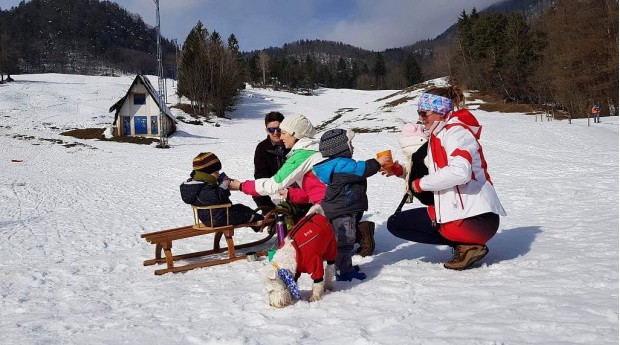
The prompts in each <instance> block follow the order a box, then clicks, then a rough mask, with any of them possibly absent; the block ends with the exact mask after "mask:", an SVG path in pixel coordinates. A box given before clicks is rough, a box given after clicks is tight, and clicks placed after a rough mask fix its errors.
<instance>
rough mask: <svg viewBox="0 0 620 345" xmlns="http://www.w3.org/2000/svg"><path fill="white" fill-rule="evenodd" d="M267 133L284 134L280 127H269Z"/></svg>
mask: <svg viewBox="0 0 620 345" xmlns="http://www.w3.org/2000/svg"><path fill="white" fill-rule="evenodd" d="M267 132H269V133H271V134H273V133H275V132H282V128H280V127H267Z"/></svg>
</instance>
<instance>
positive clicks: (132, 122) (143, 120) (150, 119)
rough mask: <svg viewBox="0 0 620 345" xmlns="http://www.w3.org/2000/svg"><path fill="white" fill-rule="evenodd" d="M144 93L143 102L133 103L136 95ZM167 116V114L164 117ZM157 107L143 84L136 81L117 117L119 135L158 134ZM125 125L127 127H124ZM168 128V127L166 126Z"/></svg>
mask: <svg viewBox="0 0 620 345" xmlns="http://www.w3.org/2000/svg"><path fill="white" fill-rule="evenodd" d="M140 94H141V95H144V97H145V98H146V99H145V102H144V104H135V103H136V97H137V96H136V95H140ZM165 118H166V119H167V118H168V117H167V116H166V117H165ZM159 125H160V124H159V108H158V107H157V103H156V102H155V100H154V99H153V98H152V97H151V95H150V94H149V93H148V91H147V90H146V88H145V87H144V85H142V84H140V83H136V85H134V87H133V88H132V89H131V91H130V92H129V95H128V96H127V98H126V99H125V102H124V103H123V105H122V106H121V109H120V110H119V113H118V119H117V127H116V129H117V133H118V134H119V135H120V136H125V135H140V136H159ZM126 126H128V128H127V129H126ZM168 128H169V127H168Z"/></svg>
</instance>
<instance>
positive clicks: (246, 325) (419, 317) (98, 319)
mask: <svg viewBox="0 0 620 345" xmlns="http://www.w3.org/2000/svg"><path fill="white" fill-rule="evenodd" d="M14 78H15V80H16V81H15V82H14V83H10V84H3V85H0V249H1V253H2V256H1V258H0V295H1V299H0V310H1V311H2V312H1V314H2V317H1V318H0V343H2V344H121V343H126V344H270V345H274V344H617V343H618V244H619V239H618V233H619V227H618V224H619V223H618V220H619V211H618V210H619V204H618V191H619V189H618V118H617V117H613V118H609V117H604V118H602V123H601V124H596V125H595V124H592V126H591V127H588V126H587V121H586V120H575V121H573V124H568V123H567V122H566V121H552V122H547V121H544V122H540V121H539V122H536V121H534V117H533V116H531V115H530V116H527V115H524V114H505V113H488V112H484V111H478V110H475V111H474V114H475V115H476V116H477V117H478V119H479V121H480V122H481V123H482V125H483V128H484V129H483V131H482V140H481V143H482V145H483V147H484V149H485V156H486V159H487V161H488V163H489V172H490V174H491V176H492V178H493V181H494V183H495V186H496V188H497V190H498V194H499V196H500V198H501V200H502V202H503V204H504V207H505V208H506V210H507V212H508V217H504V218H502V220H501V225H500V231H499V233H498V234H497V235H496V236H495V237H494V238H493V239H492V240H491V241H490V242H489V248H490V253H489V255H488V256H487V257H486V258H484V260H483V261H482V265H481V267H479V268H475V269H471V270H468V271H463V272H455V271H450V270H446V269H444V268H443V266H442V263H443V262H444V261H446V260H448V259H449V258H450V257H451V252H450V249H449V248H448V247H441V246H439V247H436V246H430V245H423V244H416V243H410V242H405V241H402V240H400V239H397V238H395V237H393V236H392V235H391V234H389V232H388V231H387V229H386V227H385V224H386V221H387V218H388V217H389V215H390V214H391V213H392V212H393V211H394V209H395V208H396V206H397V205H398V202H399V201H400V198H401V196H402V188H403V186H402V180H399V179H398V178H395V177H392V178H386V177H384V176H380V175H379V176H373V177H371V178H370V179H369V198H370V209H369V211H368V212H367V213H366V216H365V218H367V219H369V220H371V221H374V222H376V224H377V233H376V240H377V248H376V253H375V254H374V255H373V256H370V257H366V258H361V257H359V256H355V257H354V263H355V264H359V265H360V266H361V267H362V270H363V271H364V272H366V273H367V274H368V279H366V280H365V281H362V282H359V281H355V282H351V283H348V282H336V288H337V291H335V292H328V293H326V294H325V295H324V298H323V299H322V300H321V301H319V302H317V303H307V302H304V301H301V302H298V303H296V304H295V305H293V306H290V307H287V308H284V309H275V308H271V307H269V306H268V302H267V298H266V294H265V291H264V288H263V286H262V283H261V273H262V269H263V267H264V266H265V265H266V264H267V261H266V260H264V259H263V260H259V261H255V262H247V261H238V262H235V263H232V264H229V265H220V266H215V267H210V268H202V269H196V270H192V271H188V272H186V273H180V274H166V275H163V276H155V275H154V274H153V270H154V266H146V267H145V266H143V265H142V261H143V260H145V259H149V258H151V257H152V256H153V252H154V246H152V245H150V244H148V243H146V242H145V241H144V240H143V239H141V238H140V234H141V233H144V232H150V231H155V230H160V229H166V228H172V227H178V226H183V225H188V224H191V221H192V216H191V211H190V208H189V207H188V206H187V205H185V204H183V202H182V201H181V199H180V196H179V190H178V186H179V184H180V183H181V182H182V181H184V180H185V179H186V178H187V177H188V174H189V172H190V170H191V162H192V158H193V157H194V156H195V155H196V154H198V153H199V152H205V151H213V152H215V153H216V154H217V155H218V156H219V157H220V158H221V160H222V163H223V166H224V168H223V170H224V171H225V172H226V173H227V174H228V175H229V176H231V177H236V178H239V179H246V178H251V177H252V173H253V163H252V161H253V160H252V157H253V152H254V147H255V146H256V144H257V143H258V142H259V141H260V140H262V139H263V138H264V136H265V134H264V131H263V127H264V123H263V116H264V114H265V113H266V112H268V111H271V110H277V111H281V112H282V113H283V114H284V115H285V116H286V115H291V114H294V113H303V114H305V115H307V116H308V117H309V118H310V119H311V121H313V123H314V124H315V125H317V126H318V125H320V124H322V123H325V122H326V121H331V120H333V119H334V117H337V116H338V115H340V114H342V116H341V117H339V118H338V119H336V120H335V121H334V122H332V123H330V124H329V125H328V126H327V128H335V127H343V128H362V129H381V128H393V129H392V130H382V131H380V132H369V133H362V134H359V135H358V136H356V138H355V140H354V145H355V148H356V152H355V158H357V159H367V158H370V157H372V156H374V154H375V153H376V152H378V151H381V150H383V149H387V148H390V149H392V150H393V152H395V153H397V154H396V158H397V159H400V160H402V159H403V157H402V155H401V154H400V152H399V149H398V142H397V140H398V138H399V136H400V133H399V131H400V128H401V127H402V125H403V124H404V123H406V122H410V121H415V120H416V118H417V116H414V114H415V110H416V109H415V106H414V101H409V102H405V103H402V104H399V105H397V106H394V107H391V106H386V105H387V103H388V102H390V101H394V100H396V99H399V98H401V97H404V96H410V97H412V96H415V95H416V94H417V93H418V92H417V91H414V92H412V93H409V94H404V93H396V94H394V93H395V92H396V91H372V92H371V91H355V90H333V89H321V90H319V91H318V92H317V96H313V97H309V96H301V95H294V94H290V93H284V92H276V91H272V90H259V89H248V90H245V91H244V92H243V97H242V98H241V101H240V103H239V105H238V107H237V110H236V111H234V112H233V113H231V114H229V116H230V118H231V119H230V120H226V119H224V120H218V121H217V122H218V123H219V125H220V126H219V127H217V126H215V125H214V124H212V123H211V124H206V125H204V126H197V125H188V124H185V123H182V122H180V123H179V128H178V129H179V130H178V132H177V133H176V135H174V136H173V137H171V138H170V146H171V148H170V149H167V150H164V149H156V148H155V147H154V145H152V146H146V145H136V144H129V143H119V142H110V141H99V140H80V139H75V138H72V137H67V136H61V135H60V134H59V133H60V132H63V131H66V130H70V129H74V128H91V127H100V128H101V127H104V126H105V125H106V124H110V123H111V122H112V120H113V113H108V108H109V107H110V106H111V105H112V104H114V102H116V101H117V100H118V99H120V98H121V97H122V96H123V95H124V93H125V92H126V91H127V88H128V87H129V85H130V84H131V81H132V79H133V76H126V77H116V78H115V77H88V76H76V75H60V74H46V75H17V76H14ZM154 85H156V84H154ZM169 101H171V102H173V103H174V102H176V96H172V95H171V96H170V97H169ZM476 103H479V102H473V103H472V104H471V108H472V109H475V108H476ZM173 111H175V113H176V114H177V115H179V114H180V113H179V111H178V110H173ZM73 143H76V144H77V145H67V146H64V145H63V144H73ZM13 160H18V161H19V162H14V161H13ZM232 200H233V201H234V202H243V203H246V204H248V205H250V206H253V203H252V200H251V198H250V197H248V196H245V195H243V194H240V193H238V192H235V193H233V196H232ZM413 206H419V205H418V204H414V205H413ZM255 236H256V235H255V234H254V233H253V232H251V231H248V232H245V231H238V234H237V235H236V237H235V238H236V239H237V240H238V241H243V240H244V239H245V240H250V239H253V238H255ZM205 243H206V244H207V245H209V244H210V241H209V239H208V238H207V237H206V236H202V238H200V237H199V238H193V239H188V240H185V241H179V242H178V243H177V244H175V247H174V249H175V250H176V252H177V253H181V252H183V251H190V250H191V251H196V250H202V249H203V248H205V247H204V246H205ZM272 245H273V242H270V243H269V245H268V246H267V247H270V246H272ZM310 284H311V281H310V279H309V277H307V276H302V278H301V279H300V288H301V290H302V297H306V298H307V296H308V295H309V293H310Z"/></svg>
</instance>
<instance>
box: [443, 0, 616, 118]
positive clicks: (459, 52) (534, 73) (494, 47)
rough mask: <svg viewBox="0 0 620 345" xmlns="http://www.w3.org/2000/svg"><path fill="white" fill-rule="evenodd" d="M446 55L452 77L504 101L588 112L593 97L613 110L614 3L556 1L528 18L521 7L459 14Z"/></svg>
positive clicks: (602, 0)
mask: <svg viewBox="0 0 620 345" xmlns="http://www.w3.org/2000/svg"><path fill="white" fill-rule="evenodd" d="M438 51H441V50H438ZM444 54H445V55H446V56H447V59H446V61H447V63H446V65H445V67H447V69H448V71H449V73H448V75H450V77H451V78H452V80H453V81H454V82H456V83H458V84H462V85H466V87H467V88H469V89H475V90H479V91H480V92H482V93H486V94H495V95H498V96H501V97H502V98H503V99H504V101H505V102H514V103H531V104H539V105H544V106H547V107H549V108H552V109H553V110H555V111H560V112H561V113H563V114H564V116H566V117H569V118H574V117H586V116H588V114H589V113H590V112H589V110H590V108H591V107H592V106H593V104H597V103H598V104H600V105H601V106H602V107H603V113H605V114H610V113H612V114H613V113H614V112H615V111H617V107H618V2H617V1H613V0H585V1H579V2H576V1H570V0H558V1H555V2H553V3H552V4H551V5H550V6H549V7H548V8H547V9H546V10H545V12H544V13H543V14H542V15H541V16H539V17H538V18H537V19H536V20H534V21H533V22H531V23H528V21H527V20H526V18H525V16H524V14H523V13H522V12H514V13H511V14H509V15H505V14H501V13H487V14H480V13H478V12H476V11H475V9H474V10H472V11H471V12H470V13H465V12H463V13H462V14H461V16H460V18H459V20H458V35H457V36H456V37H455V39H454V41H453V42H452V45H451V46H450V47H448V49H445V50H444ZM435 58H437V59H441V58H442V57H440V56H435Z"/></svg>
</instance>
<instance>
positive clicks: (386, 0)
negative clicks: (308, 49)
mask: <svg viewBox="0 0 620 345" xmlns="http://www.w3.org/2000/svg"><path fill="white" fill-rule="evenodd" d="M19 2H20V0H0V8H2V9H9V8H10V7H11V6H15V5H17V4H19ZM113 2H116V3H118V4H119V5H120V6H121V7H124V8H125V9H127V10H128V11H129V12H132V13H136V14H138V15H140V16H141V17H142V19H143V20H144V21H145V22H146V23H148V24H151V25H155V1H154V0H116V1H113ZM497 2H500V0H357V1H356V0H160V4H159V7H160V12H161V15H160V17H161V30H162V35H163V36H164V37H166V38H169V39H177V40H178V42H179V44H182V43H183V41H185V38H186V37H187V34H188V33H189V32H190V30H191V29H192V27H194V26H195V25H196V23H197V22H198V21H199V20H200V21H202V23H203V24H204V26H205V27H206V28H207V29H208V30H209V32H212V31H217V32H219V33H220V35H221V36H222V37H223V38H224V39H226V38H228V36H229V35H230V34H235V36H236V37H237V40H238V41H239V46H240V48H241V50H242V51H251V50H256V49H262V48H267V47H270V46H272V47H280V46H282V45H283V44H284V43H290V42H294V41H296V40H300V39H310V40H312V39H322V40H330V41H339V42H343V43H347V44H351V45H353V46H356V47H360V48H364V49H369V50H374V51H382V50H385V49H387V48H397V47H402V46H406V45H409V44H413V43H415V42H417V41H419V40H423V39H429V38H435V37H436V36H437V35H439V34H441V33H442V32H443V31H445V30H446V29H447V28H448V27H449V26H450V25H452V24H454V23H455V22H456V20H457V18H458V16H459V15H460V13H461V11H463V10H466V11H467V12H469V11H471V9H472V8H473V7H476V9H477V10H482V9H484V8H486V7H488V6H489V5H491V4H493V3H497Z"/></svg>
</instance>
